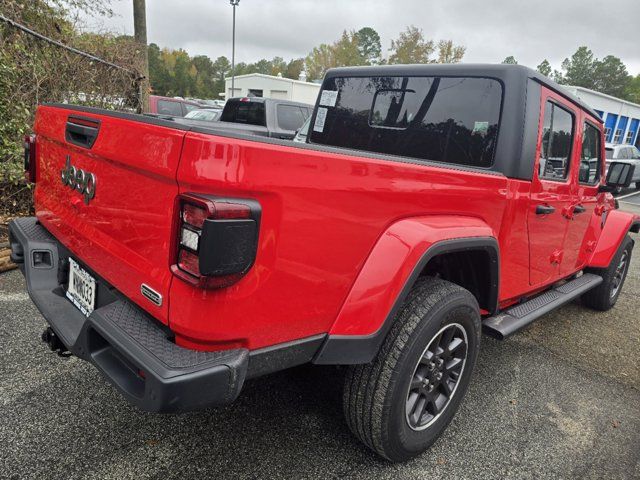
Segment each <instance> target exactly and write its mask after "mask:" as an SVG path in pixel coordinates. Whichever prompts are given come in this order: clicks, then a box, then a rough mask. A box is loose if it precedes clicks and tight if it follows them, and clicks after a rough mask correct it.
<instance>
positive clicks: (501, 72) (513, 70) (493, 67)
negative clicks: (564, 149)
mask: <svg viewBox="0 0 640 480" xmlns="http://www.w3.org/2000/svg"><path fill="white" fill-rule="evenodd" d="M393 76H398V77H401V76H415V77H421V76H422V77H425V76H451V77H465V76H469V77H491V78H497V79H499V80H501V81H502V82H503V83H504V85H505V88H509V85H510V84H513V83H514V82H519V84H523V83H526V82H527V80H529V79H531V80H534V81H536V82H538V83H540V84H541V85H544V86H545V87H547V88H549V89H550V90H553V91H554V92H556V93H558V94H559V95H562V96H563V97H564V98H566V99H567V100H569V101H570V102H571V103H573V104H575V105H576V106H578V107H580V108H581V109H583V110H585V111H587V112H589V113H590V114H591V115H592V116H593V117H595V118H596V119H598V120H600V121H601V119H600V116H599V115H598V114H597V113H596V111H595V110H594V109H593V108H592V107H590V106H589V105H587V104H586V103H584V102H583V101H582V100H580V99H579V98H578V97H576V96H575V95H573V94H572V93H570V92H569V91H568V90H566V89H565V88H564V87H562V86H561V85H559V84H558V83H556V82H554V81H553V80H551V79H550V78H549V77H546V76H545V75H542V74H541V73H539V72H537V71H535V70H532V69H531V68H529V67H525V66H523V65H509V64H504V63H498V64H493V63H486V64H485V63H438V64H428V65H419V64H418V65H379V66H372V67H339V68H331V69H329V70H328V71H327V73H326V75H325V79H327V78H333V77H393Z"/></svg>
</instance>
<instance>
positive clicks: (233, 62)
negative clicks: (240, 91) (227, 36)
mask: <svg viewBox="0 0 640 480" xmlns="http://www.w3.org/2000/svg"><path fill="white" fill-rule="evenodd" d="M229 3H230V4H231V5H232V6H233V33H232V36H231V97H233V96H234V95H235V93H236V90H235V86H236V7H237V6H238V4H239V3H240V0H229ZM225 99H226V100H228V98H226V96H225Z"/></svg>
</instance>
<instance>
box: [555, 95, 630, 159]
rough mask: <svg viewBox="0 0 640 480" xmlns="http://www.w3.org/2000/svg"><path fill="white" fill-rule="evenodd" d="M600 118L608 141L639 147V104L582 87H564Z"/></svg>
mask: <svg viewBox="0 0 640 480" xmlns="http://www.w3.org/2000/svg"><path fill="white" fill-rule="evenodd" d="M565 88H566V89H567V90H569V91H570V92H571V93H573V94H574V95H575V96H576V97H578V98H579V99H580V100H582V101H583V102H584V103H586V104H587V105H589V106H590V107H591V108H593V109H594V110H595V111H596V112H598V115H600V117H601V118H602V121H603V122H604V128H605V138H606V141H607V142H608V143H614V144H630V145H635V146H637V147H639V148H640V105H638V104H636V103H631V102H627V101H626V100H622V99H620V98H616V97H612V96H611V95H606V94H604V93H600V92H596V91H594V90H589V89H588V88H583V87H565Z"/></svg>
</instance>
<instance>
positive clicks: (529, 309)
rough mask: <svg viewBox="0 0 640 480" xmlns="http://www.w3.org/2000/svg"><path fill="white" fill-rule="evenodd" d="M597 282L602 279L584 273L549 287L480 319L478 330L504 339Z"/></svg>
mask: <svg viewBox="0 0 640 480" xmlns="http://www.w3.org/2000/svg"><path fill="white" fill-rule="evenodd" d="M600 283H602V277H600V276H599V275H594V274H592V273H585V274H584V275H582V276H580V277H578V278H576V279H574V280H571V281H570V282H567V283H563V284H562V285H559V286H557V287H554V288H551V289H550V290H547V291H546V292H544V293H543V294H541V295H538V296H537V297H534V298H532V299H531V300H527V301H526V302H524V303H521V304H519V305H516V306H514V307H510V308H508V309H507V310H504V311H502V312H500V313H498V314H497V315H495V316H493V317H489V318H486V319H484V320H483V321H482V329H483V330H484V332H485V333H486V334H487V335H490V336H492V337H495V338H497V339H499V340H504V339H505V338H507V337H508V336H510V335H512V334H514V333H516V332H517V331H518V330H521V329H522V328H524V327H526V326H527V325H529V324H530V323H532V322H533V321H534V320H537V319H538V318H540V317H541V316H542V315H544V314H545V313H549V312H550V311H551V310H555V309H556V308H558V307H560V306H561V305H564V304H565V303H568V302H570V301H571V300H573V299H574V298H576V297H579V296H580V295H582V294H583V293H585V292H588V291H589V290H591V289H592V288H594V287H596V286H598V285H599V284H600Z"/></svg>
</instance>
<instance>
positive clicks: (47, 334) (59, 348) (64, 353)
mask: <svg viewBox="0 0 640 480" xmlns="http://www.w3.org/2000/svg"><path fill="white" fill-rule="evenodd" d="M42 341H43V342H44V343H46V344H47V345H48V346H49V349H50V350H51V351H52V352H56V353H57V354H58V355H60V356H61V357H65V358H66V357H70V356H71V352H70V351H69V350H68V349H67V347H66V346H65V345H64V343H62V341H61V340H60V337H58V335H56V332H54V331H53V329H52V328H51V327H47V328H46V329H45V331H44V332H42Z"/></svg>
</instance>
